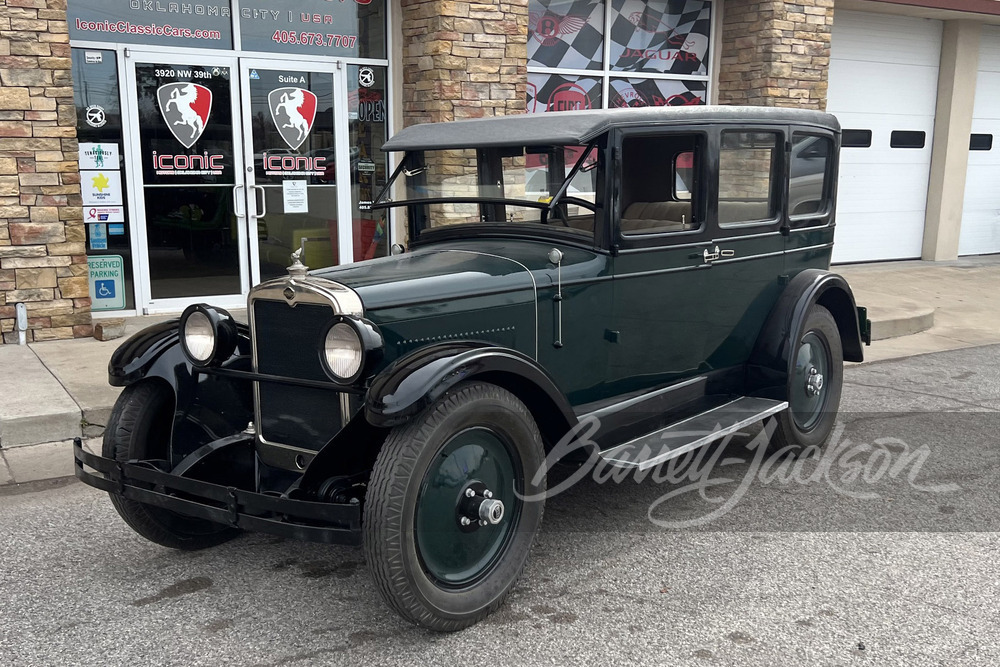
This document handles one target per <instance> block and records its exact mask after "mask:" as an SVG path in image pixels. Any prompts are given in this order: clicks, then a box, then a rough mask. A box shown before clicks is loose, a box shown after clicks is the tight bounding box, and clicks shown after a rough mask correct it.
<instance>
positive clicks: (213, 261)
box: [128, 53, 250, 312]
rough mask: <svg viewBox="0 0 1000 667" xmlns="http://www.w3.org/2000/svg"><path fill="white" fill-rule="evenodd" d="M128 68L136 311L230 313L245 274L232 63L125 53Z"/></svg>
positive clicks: (232, 60) (230, 60)
mask: <svg viewBox="0 0 1000 667" xmlns="http://www.w3.org/2000/svg"><path fill="white" fill-rule="evenodd" d="M128 62H129V67H128V71H129V74H128V83H129V85H130V87H131V88H132V90H131V91H130V93H131V99H132V100H135V102H136V103H135V105H134V107H133V108H132V110H131V113H132V115H133V123H132V127H133V128H134V130H133V135H134V136H133V137H132V149H133V155H134V159H136V161H138V162H139V164H140V165H141V170H140V174H139V178H138V179H137V181H138V182H137V184H136V192H135V195H136V203H137V209H138V213H139V218H140V219H144V220H145V225H144V226H143V225H137V227H138V228H139V243H138V245H139V249H140V256H141V259H142V260H143V261H142V262H141V266H142V268H141V269H140V271H139V282H140V294H141V297H142V301H143V304H144V306H145V310H146V311H147V312H158V311H176V310H179V309H181V308H183V307H184V306H185V305H187V304H188V303H195V302H198V301H212V302H214V303H218V304H220V305H223V306H226V305H229V306H235V307H238V306H240V305H242V304H243V297H242V296H241V295H242V294H245V293H246V292H247V291H248V289H249V286H250V272H249V268H248V266H249V263H248V261H247V242H246V225H245V224H241V222H240V220H241V219H242V218H244V217H245V216H246V208H245V203H246V202H245V200H244V192H245V185H246V183H245V175H244V171H243V169H242V165H243V164H244V160H243V155H242V153H243V150H242V149H243V146H242V141H241V140H240V138H239V136H240V135H239V132H240V130H239V128H240V125H241V123H240V120H239V119H240V114H239V113H238V109H239V105H238V102H239V93H238V88H237V81H236V73H237V69H236V59H235V58H221V57H211V56H197V57H193V56H173V55H170V54H167V53H133V54H132V56H131V58H130V60H129V61H128Z"/></svg>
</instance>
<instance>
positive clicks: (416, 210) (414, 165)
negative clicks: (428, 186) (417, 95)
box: [371, 138, 605, 246]
mask: <svg viewBox="0 0 1000 667" xmlns="http://www.w3.org/2000/svg"><path fill="white" fill-rule="evenodd" d="M511 148H521V149H524V150H525V154H527V152H528V151H530V149H532V148H549V149H553V148H581V149H582V151H581V153H580V157H579V158H578V159H577V160H576V162H575V163H574V164H573V167H572V169H570V170H569V172H568V173H567V174H566V176H565V177H564V178H563V179H562V180H561V181H560V185H559V187H558V188H557V189H556V192H555V194H554V195H552V196H551V197H549V198H548V199H547V200H532V199H511V198H507V197H487V196H461V197H447V196H441V197H426V198H405V199H398V200H393V199H391V198H390V195H391V193H392V192H393V190H394V188H396V187H399V186H400V185H402V187H403V188H404V189H405V188H406V187H407V184H406V183H405V181H404V180H401V178H400V176H401V175H402V176H404V177H412V176H419V175H420V174H421V173H422V172H424V171H426V167H425V166H424V164H423V155H424V152H425V151H434V150H440V149H437V148H435V147H427V148H424V149H413V150H408V151H406V153H405V154H404V156H403V159H402V160H400V161H399V164H398V165H397V166H396V169H395V170H393V172H392V175H391V176H390V177H389V180H388V181H387V182H386V184H385V186H383V188H382V190H381V191H380V192H379V193H378V196H377V197H376V198H375V201H374V202H373V203H372V205H371V207H372V209H386V208H392V207H407V208H408V210H409V212H410V215H409V227H410V234H411V238H413V239H414V240H415V239H416V238H418V237H419V236H422V235H424V234H428V233H434V234H436V233H438V232H441V231H442V230H443V229H444V227H431V226H430V224H429V220H428V219H427V215H426V214H422V213H421V212H420V209H421V208H422V207H423V206H424V205H428V204H444V203H457V204H480V205H481V206H480V215H481V217H482V218H484V219H482V220H481V221H480V222H465V223H455V224H452V225H448V226H447V227H448V228H451V229H454V230H461V231H462V233H464V234H466V235H467V234H468V233H469V232H470V230H471V229H475V230H484V231H485V230H489V231H491V232H496V231H497V230H498V229H502V228H506V230H505V231H507V232H512V231H515V230H517V229H525V230H527V229H528V228H534V231H536V232H537V231H538V230H539V229H542V230H546V229H551V231H553V232H555V231H562V232H568V234H563V233H560V234H558V235H559V236H563V235H568V236H572V237H575V238H576V239H577V240H580V239H582V238H583V237H584V236H585V237H586V239H587V241H588V243H587V245H588V246H592V245H594V243H596V240H597V237H598V236H601V235H602V230H601V227H602V226H603V224H604V223H603V218H602V215H601V211H602V210H603V205H602V203H601V200H602V199H603V197H604V195H605V193H604V192H603V189H604V186H603V182H604V179H603V178H602V177H601V170H602V169H603V164H604V156H603V149H602V142H601V139H600V138H598V139H595V140H593V141H591V142H589V143H587V144H546V145H545V146H534V145H524V146H512V147H508V148H506V149H497V148H493V147H489V148H477V147H474V146H473V147H469V148H468V149H466V150H475V151H476V152H477V159H478V160H481V159H482V157H483V155H484V154H488V153H490V152H493V151H501V152H502V151H503V150H510V149H511ZM449 150H450V149H449ZM501 154H502V153H501ZM538 154H541V155H545V154H546V153H545V152H544V151H542V152H539V153H538ZM588 158H592V159H593V160H594V163H595V164H594V167H593V168H594V169H597V170H598V178H597V181H598V183H597V185H596V187H595V197H596V198H597V201H596V202H590V201H586V200H584V199H581V198H577V197H572V196H567V193H568V192H569V188H570V185H571V183H572V181H573V179H574V178H576V176H577V175H578V174H579V173H580V172H581V171H584V169H583V168H584V165H585V164H586V162H587V159H588ZM563 168H565V167H563ZM587 171H589V170H587ZM550 191H551V190H550ZM568 200H572V203H573V204H575V205H579V206H581V207H583V208H586V209H588V210H589V211H591V212H592V213H593V214H594V230H593V233H588V232H585V231H581V230H574V229H572V228H569V227H568V226H567V227H565V228H561V227H560V226H558V224H557V221H559V220H564V221H565V220H566V213H565V206H560V204H561V203H566V202H567V201H568ZM482 205H485V206H482ZM492 206H502V207H506V206H513V207H521V208H533V209H539V210H541V211H542V214H541V220H540V221H538V222H534V221H530V222H518V223H509V222H507V221H505V220H502V219H492V220H487V219H485V218H486V214H485V213H484V212H485V211H487V210H488V208H487V207H492ZM493 217H495V218H499V217H500V216H493Z"/></svg>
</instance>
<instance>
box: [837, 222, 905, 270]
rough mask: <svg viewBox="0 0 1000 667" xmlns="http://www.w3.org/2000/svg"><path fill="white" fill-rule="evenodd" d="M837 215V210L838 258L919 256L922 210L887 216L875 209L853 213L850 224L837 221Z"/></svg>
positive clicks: (847, 259) (859, 259) (864, 258)
mask: <svg viewBox="0 0 1000 667" xmlns="http://www.w3.org/2000/svg"><path fill="white" fill-rule="evenodd" d="M840 219H841V216H840V213H839V212H838V214H837V231H836V234H835V237H836V244H835V245H834V251H835V253H836V261H838V262H865V261H875V260H881V259H897V258H899V257H919V256H920V250H921V244H922V242H923V240H922V233H923V228H924V213H923V211H919V212H913V213H904V214H900V215H893V216H891V217H886V216H884V215H881V214H879V213H855V214H853V215H852V224H851V225H843V224H841V223H840Z"/></svg>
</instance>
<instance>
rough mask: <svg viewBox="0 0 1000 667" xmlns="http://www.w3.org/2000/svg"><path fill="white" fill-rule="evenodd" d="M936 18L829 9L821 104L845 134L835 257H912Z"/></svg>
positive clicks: (917, 246)
mask: <svg viewBox="0 0 1000 667" xmlns="http://www.w3.org/2000/svg"><path fill="white" fill-rule="evenodd" d="M941 28H942V26H941V22H940V21H932V20H927V19H915V18H909V17H904V16H889V15H886V14H871V13H868V12H850V11H842V10H837V12H836V13H835V14H834V19H833V34H832V36H831V47H830V88H829V91H828V101H827V111H830V112H831V113H834V114H835V115H836V116H837V118H838V119H839V120H840V124H841V126H842V127H843V128H844V129H845V130H850V132H846V133H845V143H847V144H851V143H853V144H855V147H850V146H846V147H845V148H844V149H843V150H842V151H841V153H840V184H839V190H838V199H837V234H836V243H835V245H834V249H833V261H835V262H859V261H866V260H879V259H904V258H914V257H920V251H921V246H922V243H923V232H924V213H925V209H926V205H927V179H928V176H929V174H930V163H931V140H932V133H933V130H934V105H935V103H936V101H937V79H938V61H939V59H940V54H941ZM869 133H870V134H869ZM869 137H870V144H869Z"/></svg>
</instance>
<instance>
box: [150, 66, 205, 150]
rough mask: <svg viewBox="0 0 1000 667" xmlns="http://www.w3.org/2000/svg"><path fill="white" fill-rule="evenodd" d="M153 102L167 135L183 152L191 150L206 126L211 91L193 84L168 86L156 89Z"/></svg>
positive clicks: (184, 83)
mask: <svg viewBox="0 0 1000 667" xmlns="http://www.w3.org/2000/svg"><path fill="white" fill-rule="evenodd" d="M156 99H157V101H158V102H159V103H160V114H161V115H162V116H163V120H164V122H166V124H167V127H168V128H169V129H170V133H171V134H173V135H174V138H175V139H177V141H179V142H181V143H182V144H184V148H191V146H193V145H194V144H195V142H196V141H198V139H199V138H201V135H202V133H204V132H205V126H206V125H208V116H209V114H211V113H212V91H211V90H209V89H208V88H206V87H205V86H199V85H198V84H197V83H186V82H178V83H168V84H164V85H162V86H160V87H159V88H157V89H156Z"/></svg>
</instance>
